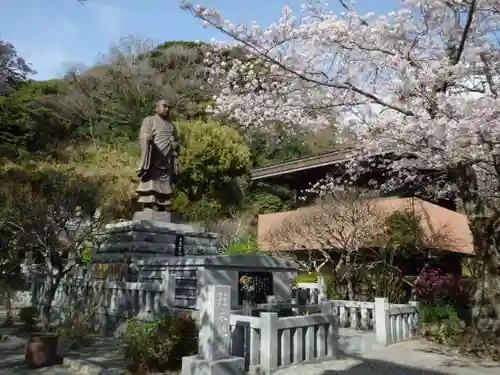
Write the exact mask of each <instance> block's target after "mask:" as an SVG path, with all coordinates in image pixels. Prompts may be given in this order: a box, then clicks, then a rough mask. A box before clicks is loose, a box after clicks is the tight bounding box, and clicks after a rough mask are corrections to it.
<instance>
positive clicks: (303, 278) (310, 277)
mask: <svg viewBox="0 0 500 375" xmlns="http://www.w3.org/2000/svg"><path fill="white" fill-rule="evenodd" d="M318 276H321V274H319V273H318V272H311V273H301V274H300V275H298V276H297V277H296V278H295V281H296V282H298V283H315V282H316V281H318Z"/></svg>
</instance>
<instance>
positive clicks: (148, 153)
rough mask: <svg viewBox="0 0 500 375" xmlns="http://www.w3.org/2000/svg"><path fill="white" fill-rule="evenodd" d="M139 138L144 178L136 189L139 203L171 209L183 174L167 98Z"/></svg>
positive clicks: (175, 131)
mask: <svg viewBox="0 0 500 375" xmlns="http://www.w3.org/2000/svg"><path fill="white" fill-rule="evenodd" d="M139 141H140V144H141V151H142V166H141V168H140V170H139V172H138V176H139V178H140V179H141V181H140V183H139V186H138V187H137V189H136V192H137V194H138V195H139V198H138V199H137V202H138V203H139V204H140V205H142V206H143V208H150V209H152V210H153V211H169V209H170V207H171V205H172V194H173V193H174V190H175V183H176V180H177V176H178V175H179V149H180V145H179V136H178V134H177V129H176V127H175V125H174V124H173V123H172V122H171V121H170V106H169V104H168V102H167V101H166V100H160V101H159V102H158V103H157V104H156V115H153V116H148V117H146V118H145V119H144V120H143V121H142V125H141V130H140V134H139Z"/></svg>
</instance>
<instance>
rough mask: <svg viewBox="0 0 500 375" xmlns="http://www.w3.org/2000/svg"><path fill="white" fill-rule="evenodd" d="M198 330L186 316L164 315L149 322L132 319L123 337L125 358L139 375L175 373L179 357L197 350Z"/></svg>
mask: <svg viewBox="0 0 500 375" xmlns="http://www.w3.org/2000/svg"><path fill="white" fill-rule="evenodd" d="M197 338H198V329H197V327H196V323H195V321H194V320H193V319H192V318H191V317H190V316H188V315H184V316H182V317H180V318H178V317H172V316H169V315H167V314H163V315H161V316H158V317H157V318H156V319H155V320H153V321H151V322H140V321H138V320H136V319H131V320H129V321H128V322H127V327H126V329H125V332H124V333H123V336H122V339H123V341H124V349H125V350H124V351H125V353H124V354H125V358H127V359H129V360H131V361H132V364H131V365H132V369H133V370H134V371H137V372H138V373H139V374H144V373H148V372H163V371H167V370H174V369H178V368H179V367H180V364H181V360H182V357H184V356H188V355H192V354H195V353H196V352H197V349H198V342H197Z"/></svg>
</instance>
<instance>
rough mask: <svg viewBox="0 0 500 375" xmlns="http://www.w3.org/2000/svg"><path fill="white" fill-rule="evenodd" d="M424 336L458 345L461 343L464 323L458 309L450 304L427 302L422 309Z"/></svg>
mask: <svg viewBox="0 0 500 375" xmlns="http://www.w3.org/2000/svg"><path fill="white" fill-rule="evenodd" d="M420 320H421V322H422V324H423V326H424V331H423V333H424V336H427V337H429V338H432V339H434V340H435V341H437V342H439V343H442V344H447V345H453V346H456V345H458V344H459V343H460V337H461V336H462V334H463V329H464V325H463V323H462V321H461V320H460V318H459V316H458V313H457V310H456V309H455V307H453V306H452V305H450V304H434V305H432V304H427V305H424V306H423V307H422V308H421V309H420Z"/></svg>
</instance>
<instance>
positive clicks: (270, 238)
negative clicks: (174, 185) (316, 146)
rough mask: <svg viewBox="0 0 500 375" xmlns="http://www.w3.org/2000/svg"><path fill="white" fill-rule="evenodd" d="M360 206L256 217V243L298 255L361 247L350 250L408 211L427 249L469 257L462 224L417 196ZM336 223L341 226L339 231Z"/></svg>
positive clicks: (469, 245) (460, 217)
mask: <svg viewBox="0 0 500 375" xmlns="http://www.w3.org/2000/svg"><path fill="white" fill-rule="evenodd" d="M366 202H368V204H367V205H365V206H366V207H369V208H366V207H365V208H363V205H362V204H361V205H359V207H358V208H357V209H358V210H363V209H364V210H366V212H365V213H363V212H360V211H358V212H357V213H350V212H349V210H350V211H352V210H353V207H352V206H350V207H347V205H346V206H345V207H341V206H340V205H339V202H336V204H337V206H335V208H332V210H328V206H326V205H325V204H324V203H323V204H321V205H314V206H308V207H303V208H299V209H298V210H295V211H287V212H278V213H270V214H262V215H259V222H258V241H259V245H260V247H261V248H262V249H264V250H267V251H291V250H293V251H300V250H301V249H325V248H333V247H346V245H347V244H349V246H353V245H354V242H353V241H355V239H356V238H357V239H359V241H361V242H363V243H358V244H356V246H359V247H363V246H365V247H367V246H369V245H371V246H373V243H374V241H376V240H375V239H374V237H373V236H370V235H368V232H370V233H376V232H380V226H381V225H383V224H382V223H383V221H382V220H380V219H381V218H386V217H387V216H389V215H391V214H393V213H395V212H414V213H415V215H417V216H418V217H419V218H420V225H421V227H422V230H423V232H424V236H425V240H426V242H427V243H428V244H429V247H431V248H439V249H441V250H447V251H453V252H459V253H463V254H470V255H472V254H474V247H473V241H472V234H471V232H470V229H469V225H468V220H467V217H466V216H465V215H463V214H461V213H458V212H455V211H451V210H448V209H446V208H444V207H441V206H438V205H435V204H433V203H429V202H426V201H424V200H422V199H418V198H373V199H369V200H367V201H366ZM327 211H329V212H327ZM355 214H357V215H358V216H357V218H356V216H355ZM349 215H350V216H349ZM335 216H336V218H335ZM339 217H341V218H342V220H339ZM363 218H364V219H363ZM341 225H343V228H339V226H341ZM335 227H336V228H335ZM363 233H366V236H364V234H363ZM367 237H372V238H370V239H368V238H367ZM349 241H350V242H349ZM367 242H370V244H368V243H367ZM342 245H344V246H342Z"/></svg>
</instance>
